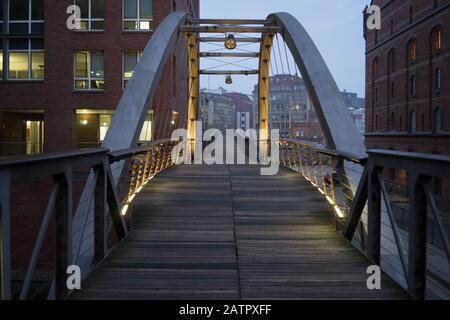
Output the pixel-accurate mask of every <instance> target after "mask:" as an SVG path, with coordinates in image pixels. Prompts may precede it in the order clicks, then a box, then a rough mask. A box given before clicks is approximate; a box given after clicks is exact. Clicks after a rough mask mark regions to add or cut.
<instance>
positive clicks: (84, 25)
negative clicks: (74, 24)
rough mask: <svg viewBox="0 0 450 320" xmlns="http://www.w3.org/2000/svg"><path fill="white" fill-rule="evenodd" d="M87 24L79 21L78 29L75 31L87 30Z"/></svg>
mask: <svg viewBox="0 0 450 320" xmlns="http://www.w3.org/2000/svg"><path fill="white" fill-rule="evenodd" d="M88 28H89V23H88V22H87V21H80V28H79V29H77V30H88Z"/></svg>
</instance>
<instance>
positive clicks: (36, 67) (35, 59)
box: [31, 52, 45, 79]
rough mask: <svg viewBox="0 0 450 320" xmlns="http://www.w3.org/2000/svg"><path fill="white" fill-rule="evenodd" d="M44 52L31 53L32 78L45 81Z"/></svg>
mask: <svg viewBox="0 0 450 320" xmlns="http://www.w3.org/2000/svg"><path fill="white" fill-rule="evenodd" d="M44 69H45V64H44V52H32V53H31V78H32V79H44Z"/></svg>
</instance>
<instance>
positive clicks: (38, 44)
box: [8, 39, 45, 80]
mask: <svg viewBox="0 0 450 320" xmlns="http://www.w3.org/2000/svg"><path fill="white" fill-rule="evenodd" d="M8 59H9V60H8V65H9V70H8V79H9V80H42V79H44V69H45V62H44V41H43V40H38V39H36V40H35V39H32V40H28V39H16V40H10V41H9V54H8Z"/></svg>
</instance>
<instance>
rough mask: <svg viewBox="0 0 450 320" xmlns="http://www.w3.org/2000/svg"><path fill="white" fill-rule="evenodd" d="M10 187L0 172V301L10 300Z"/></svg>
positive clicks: (7, 175) (4, 173)
mask: <svg viewBox="0 0 450 320" xmlns="http://www.w3.org/2000/svg"><path fill="white" fill-rule="evenodd" d="M10 187H11V176H10V172H9V171H8V170H2V171H0V299H1V300H10V299H11V261H10V256H11V255H10V252H11V251H10V250H11V248H10V243H11V242H10V198H9V196H10Z"/></svg>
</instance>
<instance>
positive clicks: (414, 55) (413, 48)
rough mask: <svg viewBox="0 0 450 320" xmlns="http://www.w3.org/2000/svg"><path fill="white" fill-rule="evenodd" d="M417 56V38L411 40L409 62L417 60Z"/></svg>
mask: <svg viewBox="0 0 450 320" xmlns="http://www.w3.org/2000/svg"><path fill="white" fill-rule="evenodd" d="M416 58H417V42H416V40H414V39H413V40H411V41H410V42H409V62H414V61H416Z"/></svg>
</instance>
